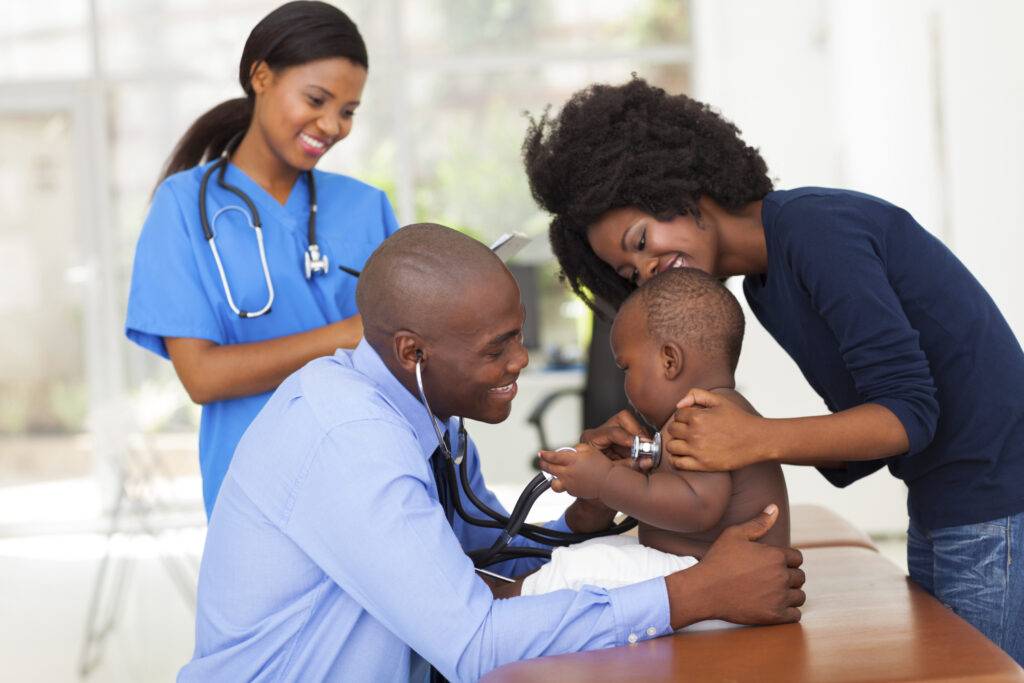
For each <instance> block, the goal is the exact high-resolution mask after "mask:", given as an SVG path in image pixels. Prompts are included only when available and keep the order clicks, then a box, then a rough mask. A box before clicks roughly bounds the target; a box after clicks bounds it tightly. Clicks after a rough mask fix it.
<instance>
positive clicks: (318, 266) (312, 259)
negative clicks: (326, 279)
mask: <svg viewBox="0 0 1024 683" xmlns="http://www.w3.org/2000/svg"><path fill="white" fill-rule="evenodd" d="M328 264H329V261H328V260H327V254H321V253H320V247H319V246H317V245H316V244H311V245H309V248H308V249H306V279H307V280H311V279H313V274H314V273H320V274H323V275H326V274H327V269H328V268H329V267H330V266H329V265H328Z"/></svg>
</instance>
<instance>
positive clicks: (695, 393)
mask: <svg viewBox="0 0 1024 683" xmlns="http://www.w3.org/2000/svg"><path fill="white" fill-rule="evenodd" d="M721 402H722V399H721V397H719V396H715V395H714V394H712V393H711V392H710V391H705V390H704V389H690V393H688V394H687V395H686V396H683V398H682V399H680V401H679V403H677V404H676V408H690V407H694V406H696V407H700V408H711V407H713V406H717V405H719V404H720V403H721Z"/></svg>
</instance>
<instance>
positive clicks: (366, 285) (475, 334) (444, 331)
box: [356, 223, 527, 422]
mask: <svg viewBox="0 0 1024 683" xmlns="http://www.w3.org/2000/svg"><path fill="white" fill-rule="evenodd" d="M356 303H357V305H358V306H359V312H360V314H361V315H362V317H363V330H364V335H365V337H366V340H367V342H369V344H370V345H371V346H372V347H373V348H374V350H375V351H376V352H377V354H378V355H379V356H380V357H381V360H383V361H384V363H385V364H386V365H387V366H388V368H389V369H390V370H391V371H392V373H394V374H395V376H396V377H397V378H398V379H399V380H400V381H402V382H403V383H404V384H406V386H407V387H408V388H410V390H413V386H412V384H411V382H412V377H413V370H414V368H415V365H416V362H417V361H418V360H422V363H423V375H424V383H425V385H426V386H427V394H428V397H429V399H430V402H431V406H432V407H433V408H434V410H435V412H436V413H437V414H438V415H439V416H444V415H454V414H458V415H465V416H467V417H473V418H474V419H479V420H485V421H488V422H496V421H500V420H503V419H504V418H505V417H506V416H507V415H508V407H509V404H510V402H511V399H512V397H513V396H514V395H515V391H514V385H515V379H516V377H518V374H519V371H520V370H521V369H522V368H523V367H524V366H525V365H526V363H527V357H526V350H525V349H524V348H523V346H522V325H523V318H524V315H523V308H522V304H521V303H520V300H519V287H518V286H517V285H516V282H515V279H514V278H513V277H512V274H511V273H510V272H509V270H508V269H507V268H506V267H505V264H504V263H502V262H501V259H499V258H498V257H497V256H496V255H495V254H494V253H493V252H492V251H491V250H490V249H488V248H487V247H486V246H485V245H483V244H481V243H480V242H478V241H476V240H474V239H472V238H471V237H467V236H466V235H463V234H462V233H460V232H457V231H455V230H452V229H451V228H446V227H445V226H443V225H437V224H433V223H419V224H415V225H409V226H407V227H404V228H402V229H401V230H399V231H398V232H396V233H395V234H394V235H392V236H391V237H389V238H388V239H387V240H385V241H384V243H383V244H381V245H380V247H378V248H377V250H376V251H375V252H374V253H373V255H372V256H370V258H369V260H368V261H367V262H366V265H365V266H364V267H363V271H362V274H361V275H360V276H359V284H358V286H357V288H356Z"/></svg>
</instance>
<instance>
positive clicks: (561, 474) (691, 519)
mask: <svg viewBox="0 0 1024 683" xmlns="http://www.w3.org/2000/svg"><path fill="white" fill-rule="evenodd" d="M540 457H541V468H542V469H543V470H544V471H546V472H550V473H551V474H553V475H555V477H557V480H556V481H554V482H553V483H552V488H553V489H554V490H555V491H568V492H569V493H571V494H572V495H574V496H577V497H579V498H598V499H599V500H600V501H601V502H602V503H604V504H605V505H607V506H608V507H610V508H612V509H614V510H619V511H620V512H624V513H626V514H627V515H630V516H631V517H635V518H636V519H638V520H640V521H641V522H644V523H646V524H650V525H652V526H656V527H659V528H661V529H667V530H670V531H678V532H688V533H692V532H695V531H704V530H707V529H710V528H712V527H714V526H715V524H717V523H718V521H719V520H720V519H721V518H722V515H724V514H725V510H726V507H727V506H728V504H729V497H730V496H731V495H732V478H731V477H730V476H729V473H728V472H671V471H669V472H655V473H653V474H650V475H646V474H642V473H640V472H637V471H635V470H633V469H630V468H628V467H623V466H618V465H615V464H613V463H612V461H611V460H609V459H608V458H607V457H606V456H605V455H604V454H603V453H601V451H599V450H597V449H596V448H593V447H592V446H590V445H588V444H579V445H578V446H576V449H575V452H573V451H558V452H556V451H541V452H540Z"/></svg>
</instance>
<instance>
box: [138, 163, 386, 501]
mask: <svg viewBox="0 0 1024 683" xmlns="http://www.w3.org/2000/svg"><path fill="white" fill-rule="evenodd" d="M210 163H212V162H210ZM208 166H209V164H205V165H203V166H197V167H195V168H192V169H189V170H187V171H182V172H181V173H177V174H175V175H173V176H171V177H169V178H167V179H166V180H165V181H164V182H163V183H161V184H160V187H159V188H157V191H156V194H155V195H154V196H153V204H152V206H151V207H150V210H149V215H148V216H147V218H146V223H145V225H143V226H142V233H141V234H140V235H139V242H138V246H137V248H136V251H135V265H134V268H133V270H132V283H131V291H130V293H129V296H128V319H127V322H126V323H125V331H126V333H127V335H128V338H129V339H130V340H132V341H133V342H135V343H136V344H139V345H140V346H142V347H144V348H147V349H149V350H150V351H153V352H154V353H157V354H160V355H161V356H163V357H164V358H167V357H168V355H167V349H166V347H165V346H164V340H163V338H164V337H192V338H198V339H209V340H211V341H213V342H216V343H217V344H239V343H245V342H258V341H264V340H267V339H273V338H275V337H283V336H286V335H290V334H296V333H298V332H306V331H308V330H312V329H314V328H317V327H322V326H323V325H326V324H328V323H332V322H337V321H339V320H342V319H344V318H348V317H351V316H353V315H355V314H356V312H357V311H356V302H355V291H356V279H355V278H354V277H353V276H351V275H349V274H347V273H345V272H343V271H341V270H340V269H339V268H338V266H339V265H344V266H346V267H349V268H353V269H356V270H362V267H363V264H364V263H365V262H366V259H367V258H368V257H369V256H370V254H371V253H372V252H373V250H374V249H375V248H376V247H377V245H379V244H380V243H381V242H382V241H384V239H385V238H387V237H388V236H389V235H391V234H392V233H393V232H395V230H397V229H398V223H397V221H396V220H395V216H394V212H393V211H392V210H391V204H390V203H389V202H388V199H387V196H386V195H385V194H384V193H383V192H382V191H381V190H378V189H376V188H374V187H371V186H369V185H366V184H365V183H361V182H359V181H358V180H354V179H352V178H348V177H346V176H342V175H337V174H334V173H324V172H321V171H317V170H314V171H313V174H314V178H315V181H316V194H317V203H318V206H317V221H316V232H317V235H316V236H317V242H318V243H319V245H320V251H321V253H323V254H326V255H327V256H328V258H329V259H330V269H329V271H328V273H327V274H326V275H314V276H313V279H312V280H306V277H305V270H304V265H303V264H304V255H305V252H306V247H307V246H308V245H309V240H308V235H307V227H308V223H307V221H308V218H309V188H308V187H307V181H306V179H305V176H304V175H303V176H300V177H299V179H298V180H296V182H295V186H294V187H293V188H292V192H291V195H290V196H289V197H288V201H287V202H286V203H285V204H284V205H283V206H282V205H281V204H280V203H279V202H278V201H277V200H275V199H274V198H273V197H272V196H270V194H269V193H267V192H266V191H265V190H264V189H263V188H261V187H260V186H259V185H257V184H256V183H255V182H254V181H253V180H252V179H250V178H249V177H248V176H246V175H245V174H244V173H243V172H242V171H241V170H240V169H238V168H237V167H235V166H234V165H231V164H229V165H228V168H227V170H226V172H225V180H226V182H228V183H229V184H231V185H234V186H235V187H238V188H239V189H241V190H242V191H243V192H245V193H246V194H247V195H248V196H249V198H250V199H251V200H252V201H253V203H254V204H255V205H256V207H257V209H258V211H259V213H260V218H261V219H262V223H263V240H264V244H265V245H266V252H267V265H268V266H269V269H270V277H271V280H272V281H273V285H274V304H273V308H272V309H271V311H270V312H269V313H267V314H266V315H263V316H260V317H258V318H249V319H242V318H239V317H238V316H237V315H236V314H235V313H234V312H232V310H231V308H230V307H229V306H228V302H227V298H226V297H225V295H224V288H223V286H222V285H221V281H220V276H219V275H218V273H217V266H216V263H215V262H214V260H213V254H211V253H210V248H209V246H208V245H207V243H206V240H205V238H204V237H203V230H202V226H201V224H200V221H199V182H200V180H201V178H202V174H203V171H205V170H206V168H207V167H208ZM240 204H241V201H240V200H239V199H238V198H236V197H235V196H234V195H233V194H231V193H230V192H228V191H226V190H224V189H223V188H221V187H219V186H218V184H217V181H216V174H215V175H214V176H213V177H211V179H210V183H209V186H208V191H207V213H208V216H209V218H210V219H212V217H213V215H214V214H215V213H216V212H217V210H218V209H220V208H221V207H222V206H230V205H240ZM212 227H213V231H214V235H215V238H216V241H217V249H218V251H219V252H220V257H221V260H222V262H223V264H224V270H225V272H226V274H227V278H228V285H229V286H230V287H231V295H232V297H234V300H235V304H236V305H237V306H238V307H239V308H240V309H241V310H243V311H255V310H259V309H260V308H262V307H263V305H264V304H265V303H266V301H267V286H266V283H265V281H264V277H263V270H262V267H261V265H260V257H259V250H258V248H257V244H256V234H255V232H254V231H253V230H252V229H251V228H250V227H249V225H248V223H247V221H246V215H243V214H242V213H239V212H238V211H227V212H225V213H224V214H222V215H221V216H220V218H219V219H218V220H217V222H216V225H213V226H212ZM269 397H270V392H267V393H265V394H259V395H257V396H246V397H244V398H238V399H232V400H227V401H218V402H216V403H210V404H207V405H204V406H203V412H202V420H201V422H200V426H199V468H200V471H201V472H202V476H203V502H204V503H205V505H206V515H207V517H209V516H210V514H211V512H212V511H213V503H214V501H215V500H216V498H217V491H218V490H219V489H220V484H221V481H222V480H223V479H224V474H225V473H226V472H227V469H228V464H229V463H230V462H231V456H232V454H233V453H234V451H235V446H236V445H237V444H238V440H239V439H240V438H241V437H242V433H243V432H244V431H245V430H246V428H247V427H248V426H249V423H250V422H252V419H253V418H254V417H256V413H258V412H259V410H260V408H262V407H263V404H264V403H266V401H267V399H268V398H269Z"/></svg>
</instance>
